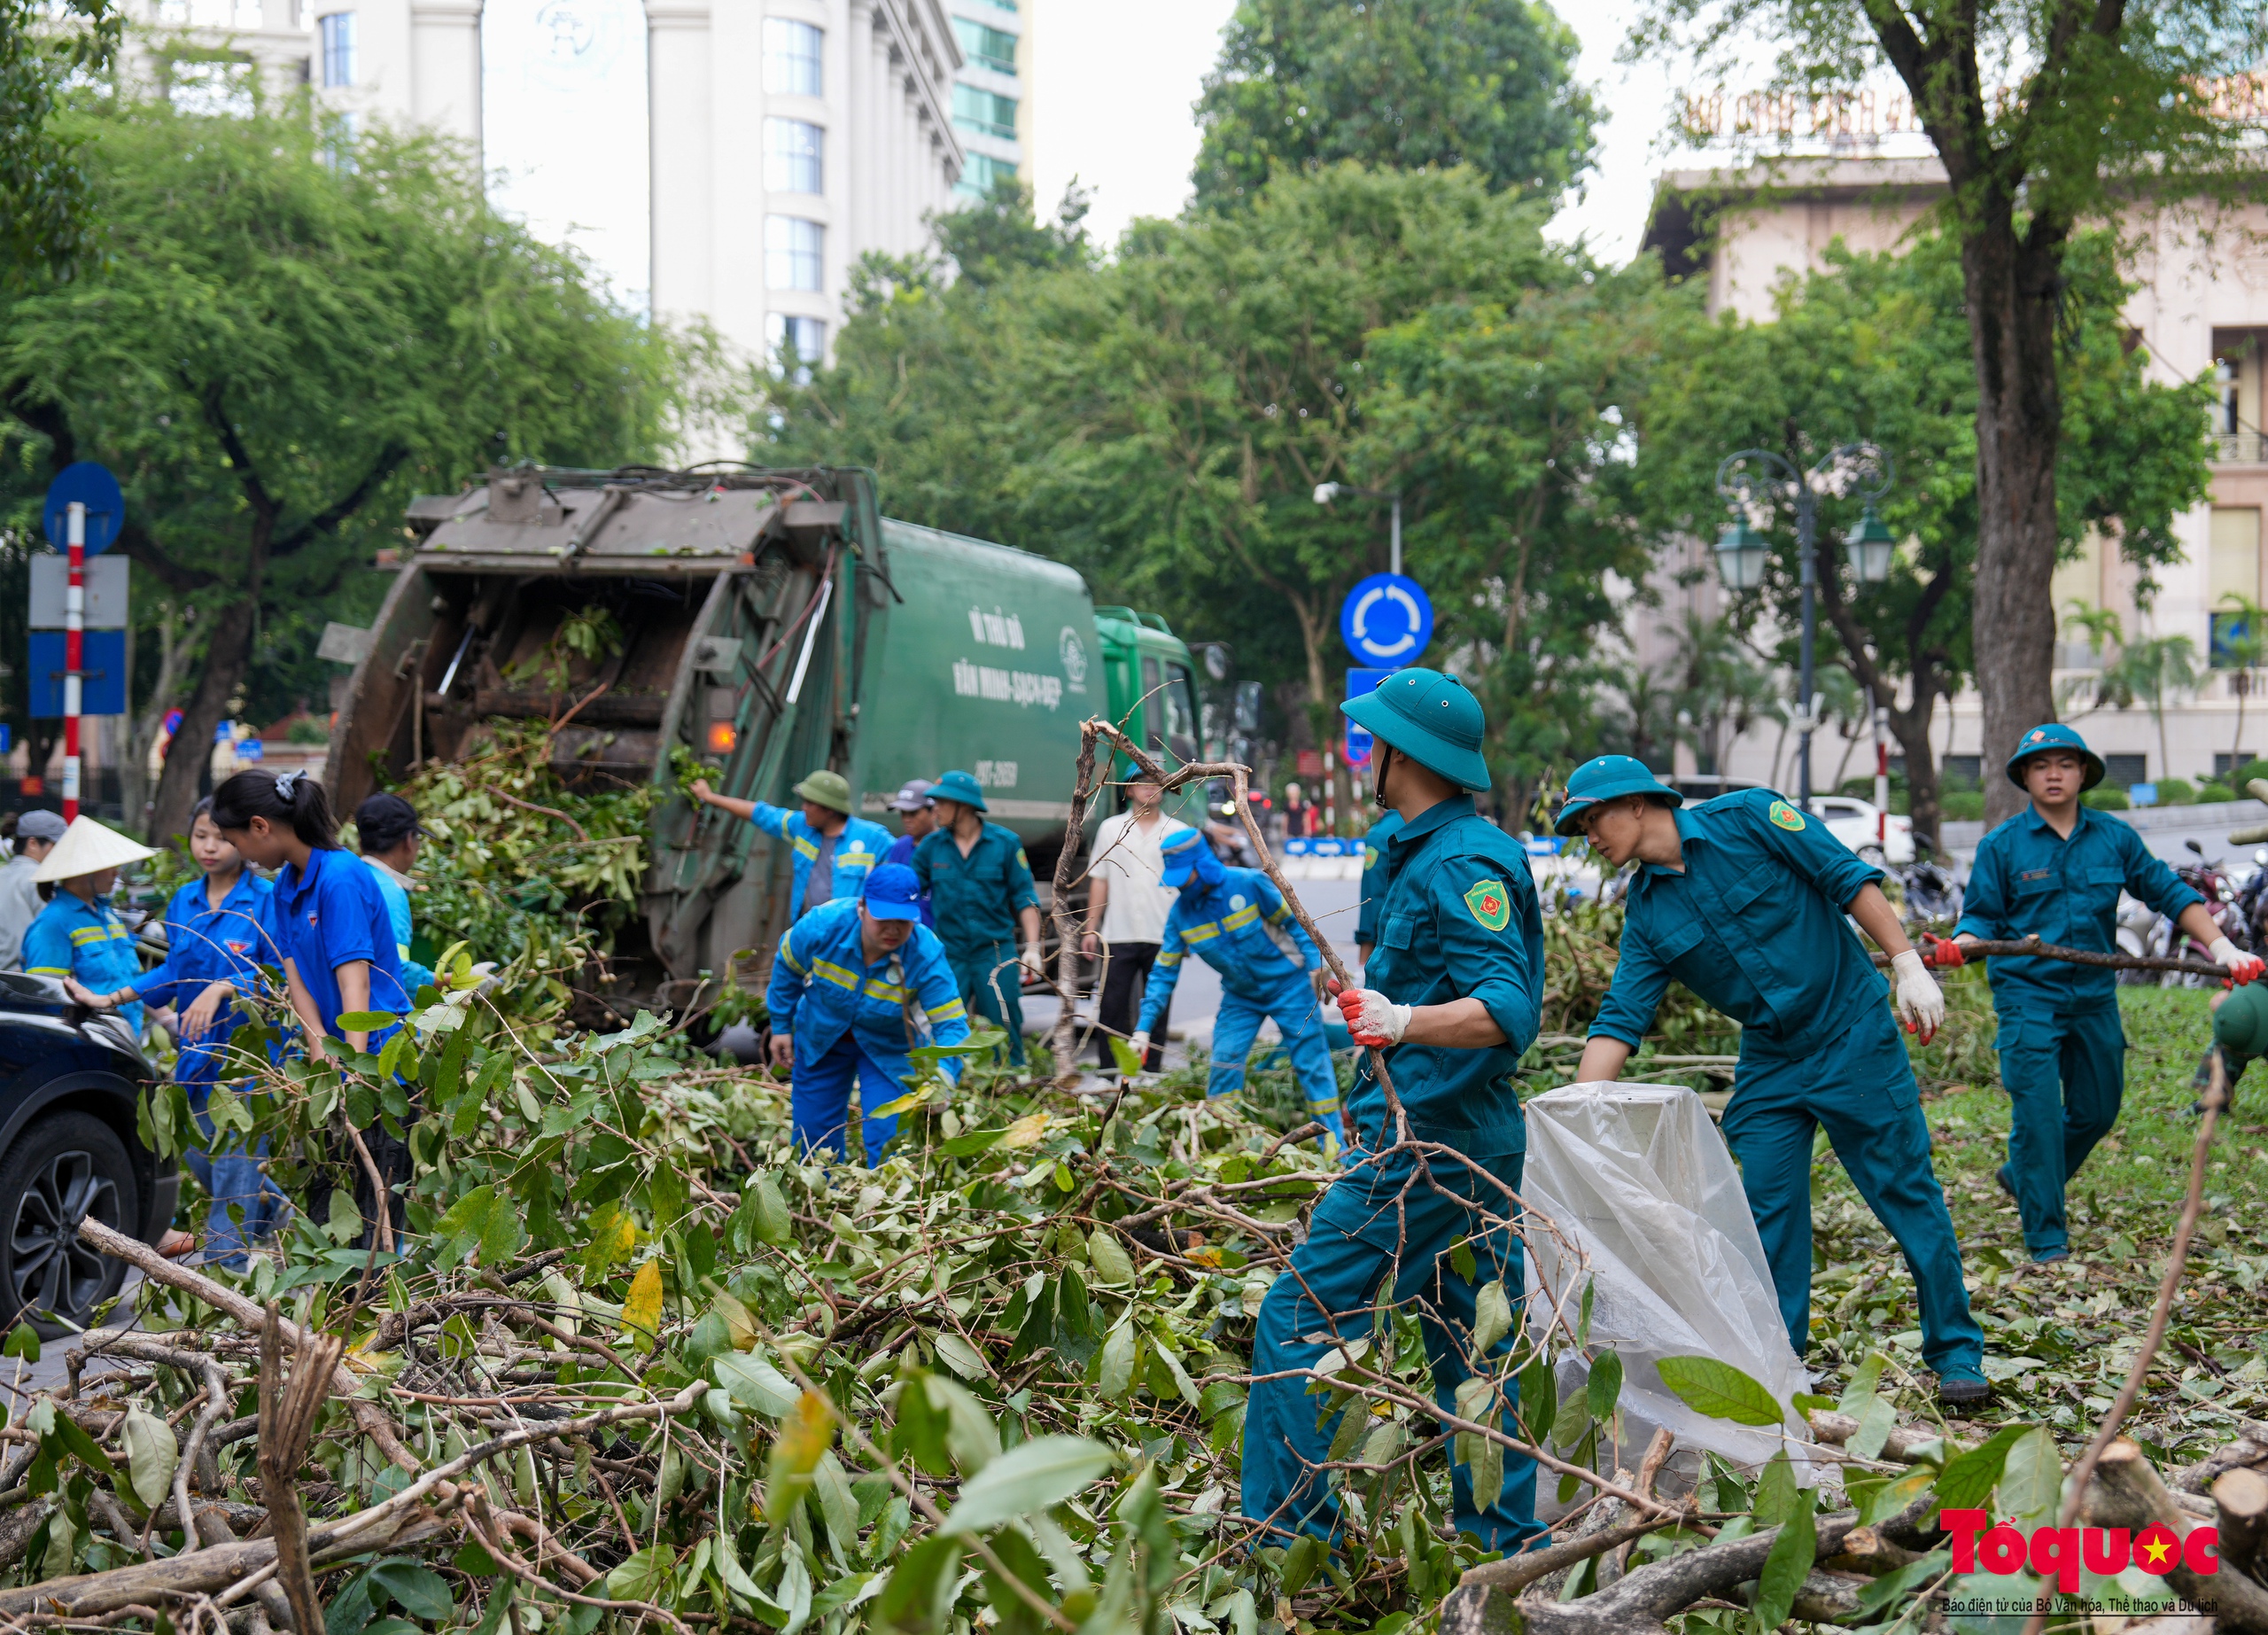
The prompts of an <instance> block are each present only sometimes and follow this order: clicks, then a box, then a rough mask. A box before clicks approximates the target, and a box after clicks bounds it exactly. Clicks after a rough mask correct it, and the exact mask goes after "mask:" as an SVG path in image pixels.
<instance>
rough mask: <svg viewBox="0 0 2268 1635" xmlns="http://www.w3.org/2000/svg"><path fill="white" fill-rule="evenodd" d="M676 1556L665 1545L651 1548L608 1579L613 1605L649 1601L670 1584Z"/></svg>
mask: <svg viewBox="0 0 2268 1635" xmlns="http://www.w3.org/2000/svg"><path fill="white" fill-rule="evenodd" d="M676 1565H677V1552H676V1551H674V1550H672V1549H671V1548H670V1547H669V1545H663V1544H653V1545H647V1546H646V1547H645V1548H644V1549H642V1550H641V1551H639V1552H638V1553H637V1554H635V1555H633V1556H632V1557H631V1558H630V1559H629V1560H628V1561H625V1562H623V1563H622V1565H621V1566H619V1567H617V1568H616V1569H614V1570H613V1571H612V1572H610V1573H609V1574H607V1576H606V1598H607V1600H611V1601H650V1600H655V1599H656V1597H658V1596H659V1595H660V1594H661V1592H663V1590H664V1589H665V1588H666V1587H667V1586H668V1584H669V1581H670V1569H672V1567H675V1566H676Z"/></svg>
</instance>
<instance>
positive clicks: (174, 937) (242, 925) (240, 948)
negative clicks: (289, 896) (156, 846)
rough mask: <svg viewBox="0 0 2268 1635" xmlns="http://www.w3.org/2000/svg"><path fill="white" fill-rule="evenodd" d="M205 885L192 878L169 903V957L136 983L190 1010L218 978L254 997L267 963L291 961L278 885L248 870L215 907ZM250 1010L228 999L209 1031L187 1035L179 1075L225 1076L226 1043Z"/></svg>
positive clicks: (147, 996) (162, 1001)
mask: <svg viewBox="0 0 2268 1635" xmlns="http://www.w3.org/2000/svg"><path fill="white" fill-rule="evenodd" d="M205 884H206V883H205V881H204V880H203V879H201V878H200V879H196V880H191V881H190V882H188V883H187V884H184V885H183V887H182V888H181V890H179V891H175V893H174V895H173V900H172V901H171V902H169V903H167V905H166V959H165V963H163V964H162V965H159V967H157V969H154V970H151V971H147V972H145V973H144V974H143V975H142V976H141V977H137V978H136V980H135V983H134V991H135V992H136V993H139V994H140V995H141V996H142V997H143V998H144V1000H148V1001H149V1002H150V1003H151V1004H152V1005H171V1006H172V1007H173V1008H175V1010H177V1011H181V1010H186V1009H188V1008H189V1007H190V1006H191V1005H193V1004H195V1003H196V1002H197V996H198V994H200V993H204V992H205V990H206V986H207V985H210V984H212V983H215V982H227V983H232V984H234V985H235V986H236V990H237V993H238V994H239V995H242V996H245V997H250V996H252V994H255V993H258V992H259V991H260V967H261V966H263V965H267V966H271V967H276V968H278V969H280V968H281V967H282V965H283V953H282V951H281V950H280V949H279V948H278V947H277V946H276V930H275V921H274V915H273V912H272V910H273V906H274V893H275V890H276V888H275V886H274V885H272V884H269V883H268V881H266V880H263V879H261V878H260V876H257V875H255V874H253V873H252V870H250V869H249V868H247V869H245V871H244V872H243V873H241V874H239V875H238V876H237V883H236V884H234V885H232V886H230V887H229V891H228V894H227V895H226V896H225V897H223V898H222V899H221V906H220V907H218V908H215V907H213V901H212V898H211V896H210V895H209V894H208V893H207V892H206V889H205ZM244 1019H245V1012H244V1011H242V1010H240V1009H238V1008H237V1007H236V1006H234V1005H226V1006H223V1007H222V1008H221V1012H220V1014H219V1015H218V1016H215V1017H214V1019H213V1025H212V1027H211V1028H209V1029H207V1030H206V1032H203V1033H199V1034H197V1035H195V1036H193V1037H192V1036H190V1035H188V1034H183V1037H182V1041H181V1059H180V1060H179V1062H177V1063H175V1068H174V1077H175V1078H177V1079H179V1080H180V1081H181V1082H182V1083H183V1084H210V1083H212V1082H213V1081H214V1080H215V1079H217V1078H219V1077H220V1076H221V1059H222V1056H223V1055H224V1052H223V1050H222V1047H223V1046H225V1045H226V1044H227V1043H228V1042H229V1035H230V1034H231V1033H234V1032H236V1031H237V1028H238V1027H239V1026H241V1025H242V1024H243V1022H244Z"/></svg>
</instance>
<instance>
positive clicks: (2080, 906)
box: [1953, 806, 2205, 1015]
mask: <svg viewBox="0 0 2268 1635" xmlns="http://www.w3.org/2000/svg"><path fill="white" fill-rule="evenodd" d="M2122 890H2124V891H2129V892H2132V894H2133V895H2134V896H2136V897H2138V898H2140V899H2141V900H2142V901H2144V902H2146V903H2148V905H2149V906H2150V907H2153V908H2155V909H2156V910H2157V911H2158V912H2159V913H2160V914H2162V915H2165V916H2166V917H2167V918H2168V919H2170V920H2171V919H2176V918H2179V915H2180V914H2181V911H2182V910H2183V909H2184V908H2186V907H2189V905H2190V904H2192V903H2202V902H2203V901H2204V900H2205V899H2203V898H2202V897H2200V896H2199V895H2198V894H2197V893H2196V892H2195V891H2193V890H2191V889H2190V888H2189V887H2188V886H2187V885H2186V884H2183V883H2182V879H2181V876H2179V875H2177V874H2175V873H2174V872H2173V870H2172V869H2171V868H2168V867H2167V866H2166V864H2165V862H2164V861H2163V860H2162V859H2160V858H2158V857H2156V856H2155V855H2153V854H2152V853H2151V851H2150V849H2149V847H2148V846H2147V845H2143V843H2142V837H2141V836H2140V835H2138V834H2136V833H2135V832H2134V831H2133V829H2131V828H2129V827H2128V826H2127V825H2126V824H2124V823H2122V822H2120V821H2118V820H2117V818H2115V817H2112V816H2110V815H2109V814H2107V813H2101V812H2096V811H2093V810H2091V809H2089V808H2088V807H2085V806H2081V807H2080V808H2079V821H2078V823H2077V824H2076V825H2074V826H2073V828H2072V829H2071V837H2070V839H2068V840H2066V839H2065V838H2063V837H2062V836H2061V835H2059V834H2057V833H2056V832H2055V831H2054V829H2053V828H2051V827H2050V826H2049V825H2048V822H2047V819H2045V818H2043V817H2041V816H2040V815H2039V810H2038V809H2037V808H2035V807H2026V808H2025V809H2024V810H2023V811H2022V812H2019V813H2018V814H2016V816H2014V817H2012V818H2010V819H2008V821H2006V822H2005V823H2002V824H2000V826H1999V827H1998V828H1996V829H1993V830H1992V832H1990V833H1989V834H1987V835H1986V836H1985V838H1984V839H1983V840H1981V841H1979V842H1978V843H1977V861H1976V863H1975V864H1974V865H1973V866H1972V867H1971V868H1970V869H1969V884H1968V886H1967V887H1966V888H1965V889H1964V890H1963V891H1962V894H1961V923H1960V924H1959V925H1957V926H1955V927H1954V928H1953V930H1954V934H1955V935H1960V934H1961V933H1962V932H1966V933H1968V934H1969V936H1971V937H1980V938H1984V939H1985V940H1986V941H1988V942H2003V941H2015V940H2018V939H2021V938H2026V937H2032V936H2037V937H2038V938H2039V940H2040V941H2042V942H2051V943H2058V944H2061V945H2062V946H2064V947H2066V948H2085V949H2087V950H2090V951H2092V952H2093V953H2097V954H2116V953H2117V952H2118V945H2117V923H2118V893H2119V892H2120V891H2122ZM2117 985H2118V974H2117V972H2116V971H2111V970H2104V969H2095V968H2093V967H2090V966H2085V965H2070V964H2066V963H2064V962H2062V961H2061V960H2032V959H2023V958H2013V959H2011V958H2001V959H1996V960H1994V961H1992V1001H1993V1005H1994V1007H1995V1008H1997V1009H1998V1010H2000V1012H2001V1013H2002V1014H2004V1015H2005V1014H2008V1013H2009V1012H2011V1011H2012V1010H2015V1009H2017V1008H2023V1009H2027V1010H2033V1011H2045V1012H2057V1011H2071V1010H2080V1009H2085V1008H2089V1007H2092V1006H2095V1005H2100V1004H2104V1003H2113V1004H2115V1003H2116V1001H2117Z"/></svg>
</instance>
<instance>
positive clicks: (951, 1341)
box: [929, 1331, 992, 1380]
mask: <svg viewBox="0 0 2268 1635" xmlns="http://www.w3.org/2000/svg"><path fill="white" fill-rule="evenodd" d="M929 1343H930V1345H931V1347H932V1348H933V1349H934V1350H935V1351H936V1353H937V1360H938V1361H939V1362H941V1363H943V1364H944V1365H945V1366H946V1367H948V1368H951V1370H952V1371H953V1372H954V1373H955V1374H959V1375H960V1377H961V1378H962V1379H964V1380H989V1379H990V1378H991V1377H992V1370H991V1369H990V1368H988V1367H986V1366H985V1365H984V1357H983V1353H982V1352H980V1351H978V1350H977V1349H976V1348H975V1346H973V1345H971V1344H970V1343H968V1342H967V1341H966V1340H964V1339H962V1338H961V1337H960V1336H959V1335H957V1334H953V1333H951V1332H950V1331H948V1332H944V1333H940V1334H936V1335H931V1336H930V1339H929Z"/></svg>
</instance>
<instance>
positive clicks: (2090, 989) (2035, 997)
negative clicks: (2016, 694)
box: [1929, 722, 2262, 1261]
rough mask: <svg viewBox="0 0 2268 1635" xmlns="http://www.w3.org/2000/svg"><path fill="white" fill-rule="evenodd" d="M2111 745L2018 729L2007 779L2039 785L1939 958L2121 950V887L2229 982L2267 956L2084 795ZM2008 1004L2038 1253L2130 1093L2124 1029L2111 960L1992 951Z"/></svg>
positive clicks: (2004, 1044) (2031, 1233)
mask: <svg viewBox="0 0 2268 1635" xmlns="http://www.w3.org/2000/svg"><path fill="white" fill-rule="evenodd" d="M2102 773H2103V767H2102V758H2101V756H2099V755H2097V754H2096V753H2095V752H2094V751H2093V750H2091V749H2089V748H2087V746H2086V741H2085V739H2084V738H2082V737H2080V736H2079V735H2078V733H2076V732H2074V731H2073V730H2072V729H2071V728H2069V727H2065V726H2062V725H2061V724H2060V723H2055V722H2049V723H2047V725H2044V726H2039V727H2035V728H2032V729H2031V731H2030V732H2028V733H2026V734H2024V736H2023V737H2021V738H2019V739H2018V740H2016V753H2015V754H2013V755H2011V756H2009V757H2008V781H2009V782H2011V783H2014V784H2016V786H2017V787H2018V788H2020V789H2022V790H2023V791H2024V792H2025V793H2026V794H2028V795H2030V796H2031V807H2030V808H2029V809H2028V810H2026V811H2023V812H2020V813H2018V814H2016V816H2014V817H2012V818H2010V819H2009V820H2008V821H2007V822H2005V823H2002V824H2000V826H1999V827H1998V828H1996V829H1992V832H1991V833H1989V834H1987V835H1986V836H1985V838H1984V839H1983V840H1982V841H1980V842H1978V843H1977V862H1976V864H1975V866H1974V867H1973V868H1971V869H1970V870H1969V885H1968V889H1967V891H1966V893H1965V894H1964V896H1963V898H1962V902H1961V923H1959V924H1958V925H1956V926H1955V927H1954V928H1953V940H1952V941H1950V942H1946V941H1941V940H1935V939H1933V946H1931V947H1930V954H1929V958H1930V962H1931V963H1932V964H1935V965H1938V966H1954V965H1959V964H1961V963H1962V962H1964V961H1965V960H1966V959H1967V957H1968V955H1967V954H1966V953H1965V951H1964V950H1965V947H1966V946H1967V945H1969V944H1973V943H1975V942H1976V941H1977V940H1978V939H1979V938H1983V939H1985V940H1986V941H1991V942H2004V941H2006V942H2014V941H2020V940H2021V939H2023V938H2026V937H2037V938H2039V940H2040V941H2042V942H2047V943H2057V944H2061V945H2062V946H2064V947H2067V948H2086V949H2091V950H2093V951H2094V952H2096V953H2099V954H2116V953H2117V952H2118V943H2117V927H2118V893H2119V892H2120V891H2131V892H2132V893H2133V894H2134V895H2135V896H2136V897H2138V898H2140V899H2141V900H2142V901H2144V902H2146V903H2148V905H2149V906H2150V907H2153V908H2155V909H2156V910H2157V911H2158V912H2159V913H2160V914H2162V915H2165V916H2166V917H2167V918H2169V919H2172V920H2176V921H2178V922H2179V924H2180V927H2181V930H2182V931H2183V932H2184V933H2185V934H2186V935H2187V936H2190V937H2194V938H2196V939H2197V941H2199V942H2200V943H2202V944H2203V945H2204V946H2207V947H2209V948H2210V949H2211V950H2212V953H2213V958H2214V959H2215V960H2216V961H2218V962H2219V963H2220V964H2221V965H2222V966H2223V967H2224V968H2225V969H2226V970H2227V971H2228V973H2229V980H2230V982H2231V983H2233V984H2241V983H2248V982H2250V981H2252V980H2253V979H2254V978H2255V977H2258V976H2259V975H2260V973H2261V969H2262V965H2261V962H2260V961H2259V960H2257V959H2256V958H2255V957H2254V956H2253V955H2251V954H2247V953H2245V952H2244V951H2243V950H2242V949H2241V948H2239V947H2238V946H2236V945H2235V944H2234V943H2233V942H2231V941H2230V940H2229V939H2228V938H2225V937H2224V936H2222V935H2221V928H2220V927H2219V926H2218V925H2216V924H2214V923H2213V916H2212V915H2210V913H2208V912H2207V911H2206V908H2205V899H2203V898H2202V897H2200V896H2198V895H2197V893H2196V892H2195V891H2192V890H2191V889H2190V888H2189V887H2188V886H2187V885H2186V884H2183V883H2182V880H2181V877H2180V876H2179V875H2177V874H2175V873H2174V872H2173V870H2172V869H2171V868H2167V867H2166V866H2165V864H2164V863H2163V861H2162V860H2159V859H2158V858H2156V857H2155V856H2153V855H2152V854H2151V853H2150V849H2149V847H2148V846H2147V845H2143V844H2142V837H2140V835H2138V834H2136V833H2135V832H2134V831H2133V829H2131V828H2129V827H2128V826H2127V825H2126V824H2124V823H2122V822H2120V821H2118V820H2117V818H2114V817H2110V816H2109V815H2107V814H2103V813H2101V812H2090V811H2088V810H2087V809H2086V808H2085V807H2084V806H2080V805H2079V795H2080V793H2081V791H2083V790H2090V789H2093V787H2094V786H2095V785H2096V784H2098V783H2100V782H2102ZM1991 970H1992V1008H1993V1011H1994V1012H1995V1013H1996V1014H1997V1015H1998V1016H1999V1017H2000V1035H1999V1039H1998V1043H1999V1046H2000V1083H2001V1084H2002V1085H2003V1086H2006V1087H2007V1089H2008V1112H2009V1122H2008V1163H2006V1164H2003V1165H2001V1166H2000V1177H1999V1179H2000V1186H2001V1188H2002V1189H2003V1190H2004V1191H2006V1192H2007V1193H2008V1195H2010V1196H2012V1197H2013V1198H2015V1199H2016V1212H2017V1214H2018V1215H2019V1216H2021V1217H2022V1218H2023V1246H2024V1248H2025V1249H2027V1250H2030V1251H2031V1257H2032V1259H2034V1260H2035V1261H2048V1260H2062V1259H2065V1258H2067V1257H2069V1256H2070V1252H2071V1250H2070V1228H2069V1226H2067V1225H2066V1223H2065V1219H2064V1212H2063V1188H2064V1187H2065V1185H2066V1184H2067V1183H2068V1182H2069V1181H2070V1178H2071V1177H2072V1176H2074V1175H2077V1174H2078V1172H2079V1166H2080V1165H2081V1164H2085V1162H2086V1158H2087V1155H2088V1154H2089V1153H2090V1152H2093V1150H2094V1144H2095V1143H2096V1142H2097V1141H2101V1139H2102V1138H2103V1137H2104V1136H2106V1135H2108V1134H2109V1133H2110V1127H2111V1125H2114V1124H2116V1123H2117V1121H2118V1108H2119V1104H2120V1102H2122V1101H2124V1098H2125V1094H2126V1030H2125V1028H2124V1025H2123V1024H2121V1022H2120V1021H2119V1017H2118V978H2117V973H2116V972H2115V971H2110V970H2106V969H2100V968H2098V967H2094V966H2088V965H2074V964H2071V963H2070V962H2068V961H2062V960H2040V959H2025V958H2023V957H2021V956H2011V955H2007V954H2002V955H1999V956H1997V957H1995V958H1994V959H1993V960H1992V964H1991Z"/></svg>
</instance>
